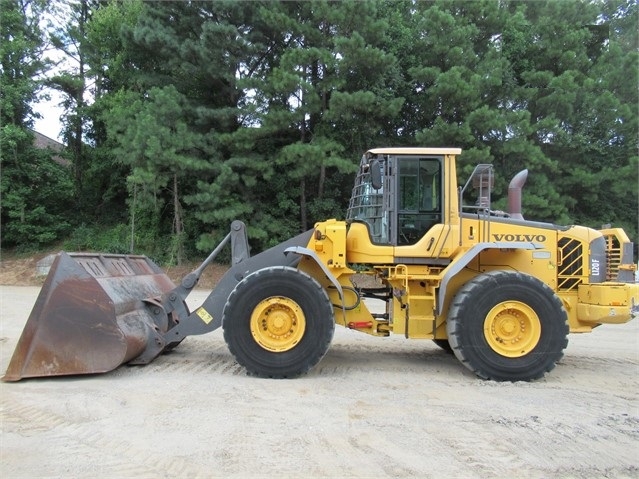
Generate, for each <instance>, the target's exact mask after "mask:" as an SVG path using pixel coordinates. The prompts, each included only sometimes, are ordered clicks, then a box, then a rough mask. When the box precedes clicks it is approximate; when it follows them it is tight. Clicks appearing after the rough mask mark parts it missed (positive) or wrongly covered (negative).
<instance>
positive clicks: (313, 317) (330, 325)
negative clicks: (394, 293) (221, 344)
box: [222, 266, 335, 378]
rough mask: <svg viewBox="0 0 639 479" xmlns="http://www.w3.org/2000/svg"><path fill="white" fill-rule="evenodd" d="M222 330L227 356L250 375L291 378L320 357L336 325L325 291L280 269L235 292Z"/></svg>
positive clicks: (291, 271) (256, 275) (258, 274)
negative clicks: (228, 354) (233, 359)
mask: <svg viewBox="0 0 639 479" xmlns="http://www.w3.org/2000/svg"><path fill="white" fill-rule="evenodd" d="M222 327H223V328H224V340H225V341H226V343H227V345H228V347H229V350H230V351H231V354H233V356H234V357H235V359H236V360H237V362H238V363H240V364H241V365H242V366H244V368H246V370H247V372H248V373H249V374H251V375H255V376H260V377H270V378H293V377H296V376H299V375H301V374H304V373H306V372H307V371H308V370H309V369H311V368H312V367H313V366H315V365H316V364H317V363H318V362H319V361H320V360H321V359H322V357H324V355H325V354H326V351H328V348H329V346H330V343H331V341H332V339H333V333H334V331H335V321H334V317H333V306H332V305H331V302H330V300H329V298H328V295H327V294H326V291H325V290H324V288H322V286H321V285H320V284H319V283H318V282H317V281H316V280H315V279H313V278H312V277H310V276H309V275H308V274H306V273H304V272H302V271H299V270H297V269H295V268H289V267H284V266H282V267H273V268H265V269H262V270H259V271H256V272H255V273H252V274H250V275H249V276H247V277H246V278H244V279H243V280H242V281H241V282H240V283H239V284H238V285H237V286H236V287H235V289H234V290H233V292H232V293H231V294H230V295H229V298H228V300H227V302H226V305H225V306H224V314H223V319H222Z"/></svg>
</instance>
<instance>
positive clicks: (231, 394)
mask: <svg viewBox="0 0 639 479" xmlns="http://www.w3.org/2000/svg"><path fill="white" fill-rule="evenodd" d="M37 294H38V288H37V287H16V286H0V306H1V311H2V315H1V318H0V349H1V362H0V368H1V369H2V370H3V371H4V370H5V369H6V367H7V365H8V363H9V360H10V358H11V354H12V353H13V349H14V347H15V345H16V342H17V340H18V337H19V335H20V333H21V331H22V328H23V327H24V323H25V321H26V319H27V317H28V315H29V312H30V310H31V308H32V306H33V304H34V302H35V299H36V296H37ZM192 296H193V298H192V300H191V304H192V305H196V304H199V303H200V302H201V301H202V300H203V298H204V297H205V296H206V292H204V291H195V292H194V293H193V294H192ZM638 330H639V321H633V322H631V323H628V324H625V325H620V326H619V325H617V326H613V325H610V326H602V327H601V328H599V329H598V330H596V331H595V332H593V333H592V334H586V335H571V336H570V343H569V346H568V348H567V350H566V354H565V357H564V359H563V360H562V361H561V362H560V364H558V366H557V367H556V368H555V370H554V371H552V372H551V373H550V374H549V375H547V377H546V378H544V379H542V380H540V381H537V382H533V383H521V382H520V383H496V382H491V381H482V380H479V379H477V378H475V377H474V376H473V375H472V374H471V373H470V372H469V371H467V370H466V369H465V368H463V367H462V366H461V365H460V364H459V363H458V362H457V360H456V359H455V358H454V356H452V355H450V354H447V353H446V352H444V351H442V350H440V349H439V348H437V347H436V346H435V345H434V344H432V342H430V341H419V340H415V341H410V340H405V339H404V338H403V337H394V336H393V337H390V338H373V337H368V336H366V335H364V334H361V333H357V332H354V331H349V330H345V329H342V328H337V330H336V334H335V339H334V341H333V344H332V346H331V349H330V350H329V352H328V354H327V355H326V357H325V358H324V359H323V360H322V361H321V362H320V364H319V365H318V366H317V367H316V368H315V369H314V370H313V371H311V372H310V373H309V374H308V375H306V376H304V377H301V378H298V379H295V380H265V379H256V378H251V377H247V376H246V375H245V373H244V371H243V370H242V368H240V367H239V366H238V365H237V364H236V363H235V361H234V360H233V358H232V356H231V355H230V353H229V352H228V350H227V348H226V345H225V343H224V339H223V337H222V333H221V331H219V330H218V331H216V332H214V333H211V334H209V335H205V336H198V337H190V338H187V339H186V340H185V341H184V342H183V343H182V344H181V345H180V346H179V347H178V348H177V349H176V350H175V351H174V352H173V353H171V354H168V355H163V356H161V357H159V358H158V359H156V360H155V361H154V362H153V363H151V364H150V365H147V366H143V367H127V366H124V367H121V368H119V369H117V370H116V371H113V372H111V373H108V374H104V375H95V376H85V377H73V378H53V379H36V380H24V381H21V382H18V383H2V384H0V417H1V421H2V423H1V424H2V431H1V439H0V477H3V478H37V477H64V478H72V477H73V478H74V477H92V478H117V477H121V478H129V477H136V478H163V477H167V478H168V477H188V478H198V477H202V478H211V477H228V478H249V477H250V478H289V477H290V478H299V477H310V478H315V477H317V478H320V477H330V478H335V477H340V478H386V477H410V478H417V477H419V478H430V477H432V478H444V477H453V478H491V479H492V478H515V477H516V478H556V477H559V478H593V479H594V478H602V477H608V478H626V477H627V478H637V477H639V399H638V397H639V374H638V373H639V347H638V332H639V331H638Z"/></svg>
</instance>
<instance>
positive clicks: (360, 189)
mask: <svg viewBox="0 0 639 479" xmlns="http://www.w3.org/2000/svg"><path fill="white" fill-rule="evenodd" d="M371 166H372V167H377V168H380V169H381V173H382V185H383V184H384V183H385V175H384V161H383V160H382V161H375V162H372V163H371V160H369V159H368V158H366V156H363V157H362V161H361V163H360V166H359V171H358V173H357V177H356V178H355V186H354V187H353V193H352V194H351V200H350V203H349V205H348V210H347V212H346V220H347V221H360V222H363V223H366V224H367V225H368V230H369V233H370V236H371V241H372V242H373V243H377V244H388V240H389V238H388V221H387V218H386V212H385V211H384V187H383V186H382V187H381V188H379V189H375V188H374V187H373V184H372V181H371V174H370V171H371Z"/></svg>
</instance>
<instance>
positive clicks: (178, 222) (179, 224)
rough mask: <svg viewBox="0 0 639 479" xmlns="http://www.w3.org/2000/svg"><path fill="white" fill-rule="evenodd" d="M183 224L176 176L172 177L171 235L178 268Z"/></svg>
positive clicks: (180, 260) (182, 246)
mask: <svg viewBox="0 0 639 479" xmlns="http://www.w3.org/2000/svg"><path fill="white" fill-rule="evenodd" d="M183 232H184V224H183V221H182V205H181V204H180V197H179V195H178V179H177V175H175V174H174V175H173V234H174V235H175V241H176V243H175V262H176V263H177V265H178V266H180V265H181V264H182V263H183V262H184V238H183V234H182V233H183Z"/></svg>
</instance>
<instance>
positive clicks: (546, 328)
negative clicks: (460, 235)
mask: <svg viewBox="0 0 639 479" xmlns="http://www.w3.org/2000/svg"><path fill="white" fill-rule="evenodd" d="M446 329H447V332H448V341H449V342H450V345H451V347H452V349H453V352H454V353H455V356H457V358H458V359H459V360H460V361H461V362H462V364H464V366H466V367H467V368H468V369H470V370H471V371H473V372H474V373H475V374H476V375H477V376H479V377H481V378H484V379H494V380H496V381H530V380H534V379H539V378H541V377H543V376H544V374H545V373H546V372H548V371H551V370H552V369H553V368H554V367H555V364H556V362H557V361H559V360H560V359H561V358H562V356H563V350H564V349H565V347H566V346H567V345H568V339H567V335H568V316H567V314H566V311H565V309H564V307H563V305H562V303H561V301H560V300H559V298H557V296H556V295H555V294H554V292H553V291H552V290H551V289H550V288H549V287H548V286H547V285H545V284H544V283H542V282H541V281H539V280H537V279H536V278H534V277H532V276H530V275H527V274H523V273H511V272H507V271H492V272H489V273H486V274H482V275H480V276H477V277H475V278H474V279H472V280H470V281H469V282H468V283H466V284H465V285H464V286H463V287H462V288H461V289H460V290H459V292H458V293H457V294H456V295H455V297H454V298H453V302H452V304H451V307H450V310H449V313H448V319H447V325H446Z"/></svg>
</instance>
